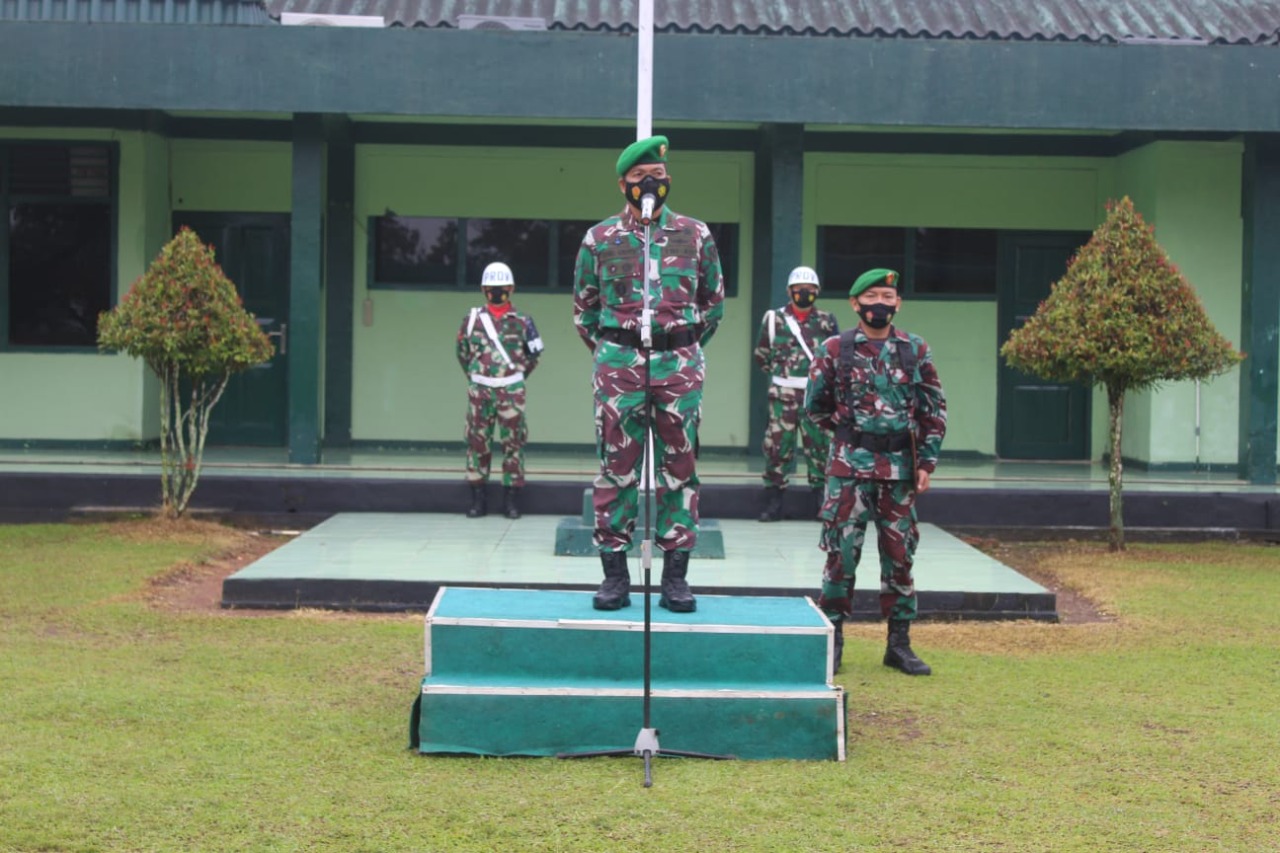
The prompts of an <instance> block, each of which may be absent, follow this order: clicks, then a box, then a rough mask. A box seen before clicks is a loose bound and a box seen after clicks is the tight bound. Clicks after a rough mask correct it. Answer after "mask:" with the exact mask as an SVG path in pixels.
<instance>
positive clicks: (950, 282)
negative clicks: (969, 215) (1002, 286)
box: [911, 228, 996, 296]
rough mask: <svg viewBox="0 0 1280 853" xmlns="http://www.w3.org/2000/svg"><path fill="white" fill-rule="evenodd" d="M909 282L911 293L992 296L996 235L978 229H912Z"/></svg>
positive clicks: (994, 278) (994, 288)
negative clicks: (910, 277)
mask: <svg viewBox="0 0 1280 853" xmlns="http://www.w3.org/2000/svg"><path fill="white" fill-rule="evenodd" d="M912 279H913V280H912V283H911V284H912V292H913V293H920V294H931V295H948V296H950V295H993V294H995V292H996V232H995V231H994V230H991V229H980V228H917V229H915V274H914V275H913V276H912Z"/></svg>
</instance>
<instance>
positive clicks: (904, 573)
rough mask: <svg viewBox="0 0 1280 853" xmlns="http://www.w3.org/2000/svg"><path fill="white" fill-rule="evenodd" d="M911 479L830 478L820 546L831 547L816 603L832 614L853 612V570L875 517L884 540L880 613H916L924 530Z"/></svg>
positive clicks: (891, 616)
mask: <svg viewBox="0 0 1280 853" xmlns="http://www.w3.org/2000/svg"><path fill="white" fill-rule="evenodd" d="M913 485H914V484H913V483H911V482H910V481H907V480H862V479H858V480H850V479H844V478H840V477H829V478H827V488H826V498H825V500H824V501H823V504H822V513H821V518H822V537H821V547H822V550H824V551H826V552H827V564H826V567H825V568H824V569H823V572H822V594H821V595H820V596H819V598H818V606H819V607H821V608H822V610H823V611H824V612H825V613H826V614H827V615H828V616H830V617H831V618H832V619H841V618H844V619H848V618H850V617H851V616H852V615H853V582H854V573H855V571H856V570H857V568H858V560H859V558H861V556H862V544H863V541H864V539H865V538H866V533H867V523H868V522H871V521H874V522H875V526H876V539H877V542H878V544H879V546H880V615H881V616H883V617H887V618H889V619H914V618H916V588H915V581H914V580H913V579H912V577H911V564H912V562H913V560H914V559H915V553H916V545H917V544H918V543H919V541H920V535H919V532H918V531H917V529H916V492H915V489H914V488H913Z"/></svg>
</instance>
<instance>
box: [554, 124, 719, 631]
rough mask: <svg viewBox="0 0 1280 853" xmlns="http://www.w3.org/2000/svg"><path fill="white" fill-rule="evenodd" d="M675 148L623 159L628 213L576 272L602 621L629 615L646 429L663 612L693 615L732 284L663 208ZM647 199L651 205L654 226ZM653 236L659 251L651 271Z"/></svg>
mask: <svg viewBox="0 0 1280 853" xmlns="http://www.w3.org/2000/svg"><path fill="white" fill-rule="evenodd" d="M667 145H668V142H667V138H666V137H665V136H651V137H648V138H647V139H642V140H640V141H638V142H635V143H632V144H631V145H629V146H627V148H626V149H625V150H623V152H622V154H621V155H620V156H619V157H618V162H617V173H618V189H619V190H620V191H621V192H622V194H623V197H624V199H625V204H624V205H623V208H622V211H621V213H619V214H616V215H614V216H611V217H609V218H608V219H606V220H604V221H603V222H600V223H598V224H597V225H594V226H592V227H591V228H590V229H588V231H587V233H586V235H585V236H584V237H583V240H582V247H581V248H580V249H579V250H578V260H577V264H576V266H575V269H574V293H573V322H574V325H575V326H576V327H577V329H578V334H579V335H580V336H581V337H582V340H583V342H584V343H585V344H586V345H587V348H588V349H590V350H591V352H592V354H593V356H594V362H595V368H594V372H593V377H592V386H593V389H594V402H595V421H596V447H597V451H598V453H599V456H600V472H599V474H598V475H597V476H596V479H595V491H594V496H593V498H592V503H593V506H594V509H595V537H594V538H595V543H596V547H598V548H599V549H600V560H601V564H602V567H603V569H604V582H603V583H602V584H601V586H600V589H599V591H598V592H597V593H596V595H595V598H594V599H593V602H592V606H593V607H595V608H596V609H597V610H617V609H619V608H621V607H627V606H629V605H630V604H631V597H630V590H631V576H630V573H629V572H628V570H627V549H628V548H629V547H630V545H631V537H632V533H633V532H634V530H635V525H636V516H637V514H638V512H639V478H640V470H641V466H642V465H643V463H644V446H645V433H646V430H648V429H649V426H650V424H652V427H653V429H652V437H653V453H654V460H655V467H656V469H657V476H656V478H655V479H656V483H655V485H656V487H657V514H656V528H655V532H656V541H657V546H658V548H660V549H661V550H662V552H663V561H662V587H661V588H662V596H661V598H660V599H659V602H658V603H659V604H660V605H661V606H662V607H665V608H667V609H668V610H671V611H672V612H677V613H689V612H692V611H694V610H695V609H696V608H697V601H696V599H695V598H694V596H693V594H692V592H691V591H690V590H689V584H688V580H687V575H688V568H689V552H690V550H692V549H693V546H694V543H695V542H696V541H697V537H698V486H699V481H698V475H697V471H696V463H695V453H696V450H697V443H698V424H699V422H700V420H701V417H702V381H703V378H704V376H705V362H704V360H703V352H702V348H703V346H705V345H706V343H707V342H708V341H709V340H710V339H711V336H712V335H713V334H715V331H716V326H717V325H718V324H719V322H720V318H721V316H722V315H723V313H724V305H723V302H724V276H723V274H722V272H721V268H720V255H719V252H718V251H717V250H716V244H715V241H714V240H713V239H712V237H711V232H710V231H709V230H708V228H707V226H706V225H705V224H703V223H702V222H699V221H698V220H696V219H693V218H691V217H688V216H682V215H680V214H678V213H674V212H672V211H671V210H670V209H668V207H667V204H666V202H667V199H668V197H669V195H670V191H671V175H670V173H669V172H668V171H667V162H666V161H667ZM646 197H649V198H650V199H651V200H652V202H653V209H652V212H651V214H650V216H648V217H647V218H646V217H645V211H644V199H645V198H646ZM646 225H648V226H649V227H650V235H651V243H652V247H651V252H650V255H649V258H648V259H647V262H646V258H645V257H644V244H645V226H646ZM650 265H652V266H655V267H656V271H657V274H658V277H659V279H660V284H659V286H656V287H653V288H652V289H651V292H650V294H649V298H650V300H651V303H650V307H651V309H652V311H653V326H652V329H653V342H652V347H651V349H650V350H649V353H648V356H647V359H646V354H645V352H644V350H643V349H642V346H641V345H642V342H641V335H640V331H641V314H642V310H643V305H644V289H645V288H646V287H649V278H650V276H649V275H648V272H649V270H648V269H647V267H649V266H650ZM646 362H647V365H648V369H649V374H650V375H649V387H650V389H651V394H652V401H651V405H650V411H646V399H645V397H646V393H645V375H644V372H645V368H646ZM650 415H651V416H652V417H651V418H650Z"/></svg>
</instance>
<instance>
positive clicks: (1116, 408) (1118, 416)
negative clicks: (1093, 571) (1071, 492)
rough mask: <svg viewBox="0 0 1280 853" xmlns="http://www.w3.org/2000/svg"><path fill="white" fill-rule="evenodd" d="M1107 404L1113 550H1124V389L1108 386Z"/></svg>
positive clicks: (1111, 543)
mask: <svg viewBox="0 0 1280 853" xmlns="http://www.w3.org/2000/svg"><path fill="white" fill-rule="evenodd" d="M1107 406H1108V408H1109V409H1110V417H1111V423H1110V425H1111V472H1110V475H1109V477H1108V478H1107V480H1108V485H1109V487H1110V493H1111V540H1110V546H1111V550H1112V551H1123V550H1124V462H1123V461H1122V457H1121V455H1120V437H1121V431H1122V429H1123V428H1124V389H1123V388H1117V387H1115V386H1112V385H1108V386H1107Z"/></svg>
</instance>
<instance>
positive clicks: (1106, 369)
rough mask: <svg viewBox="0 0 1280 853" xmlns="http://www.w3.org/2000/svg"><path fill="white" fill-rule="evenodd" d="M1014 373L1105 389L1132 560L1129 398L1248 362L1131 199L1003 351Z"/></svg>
mask: <svg viewBox="0 0 1280 853" xmlns="http://www.w3.org/2000/svg"><path fill="white" fill-rule="evenodd" d="M1000 353H1001V355H1003V356H1004V357H1005V359H1006V361H1008V363H1009V365H1010V366H1011V367H1013V368H1015V369H1017V370H1021V371H1023V372H1025V373H1031V374H1034V375H1036V376H1039V377H1042V378H1044V379H1048V380H1050V381H1053V382H1085V383H1088V384H1089V385H1094V386H1096V385H1103V386H1105V387H1106V390H1107V405H1108V408H1109V410H1110V421H1109V423H1110V437H1111V470H1110V476H1109V478H1108V479H1109V483H1110V494H1111V535H1110V546H1111V550H1112V551H1121V550H1124V514H1123V503H1122V491H1123V478H1124V466H1123V464H1122V462H1121V454H1120V439H1121V430H1122V426H1123V419H1124V398H1125V394H1127V393H1128V392H1129V391H1137V390H1141V389H1144V388H1152V387H1154V386H1156V385H1158V384H1159V383H1161V382H1168V381H1177V380H1180V379H1207V378H1209V377H1211V376H1216V375H1218V374H1220V373H1224V372H1226V371H1227V370H1230V369H1231V368H1232V367H1234V366H1235V365H1236V364H1238V363H1239V362H1240V360H1241V359H1243V358H1244V356H1243V355H1241V354H1240V353H1238V352H1236V350H1235V348H1234V347H1232V345H1231V343H1230V341H1228V340H1227V339H1226V338H1225V337H1223V336H1222V335H1221V334H1220V333H1219V332H1218V330H1217V329H1215V328H1214V326H1213V324H1212V323H1211V322H1210V321H1209V317H1208V315H1207V314H1206V313H1205V310H1204V306H1203V305H1202V304H1201V302H1200V299H1199V298H1198V297H1197V296H1196V293H1195V291H1194V290H1193V289H1192V287H1191V285H1190V284H1189V283H1188V282H1187V280H1186V278H1185V277H1184V276H1183V275H1182V273H1181V272H1179V270H1178V268H1177V267H1176V266H1174V265H1173V264H1172V263H1171V262H1170V261H1169V256H1168V255H1167V254H1165V251H1164V249H1162V248H1161V247H1160V244H1158V243H1157V242H1156V239H1155V236H1154V229H1153V228H1152V227H1151V226H1150V225H1148V224H1147V223H1146V222H1145V221H1144V220H1143V219H1142V216H1141V215H1140V214H1139V213H1138V212H1137V211H1136V210H1134V208H1133V202H1132V201H1131V200H1130V199H1129V198H1128V196H1126V197H1124V198H1123V199H1121V200H1120V201H1118V202H1116V201H1112V202H1109V203H1108V204H1107V218H1106V220H1105V221H1104V222H1103V223H1102V224H1101V225H1100V226H1098V229H1097V230H1096V231H1094V232H1093V236H1092V237H1091V238H1090V240H1089V242H1088V243H1086V244H1085V245H1084V247H1083V248H1081V249H1080V251H1079V252H1077V253H1076V255H1075V257H1074V258H1072V259H1071V262H1070V263H1069V264H1068V265H1067V271H1066V274H1065V275H1064V276H1063V277H1062V279H1061V280H1060V281H1058V282H1056V283H1055V284H1054V285H1053V289H1052V290H1051V291H1050V293H1049V296H1048V298H1047V299H1045V301H1044V302H1042V303H1040V307H1039V308H1038V309H1037V310H1036V313H1035V314H1034V315H1033V316H1032V317H1031V319H1030V320H1028V321H1027V323H1026V324H1025V325H1024V326H1022V328H1020V329H1017V330H1015V331H1014V332H1013V334H1011V335H1010V336H1009V340H1008V341H1006V342H1005V344H1004V346H1003V347H1001V349H1000Z"/></svg>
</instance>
